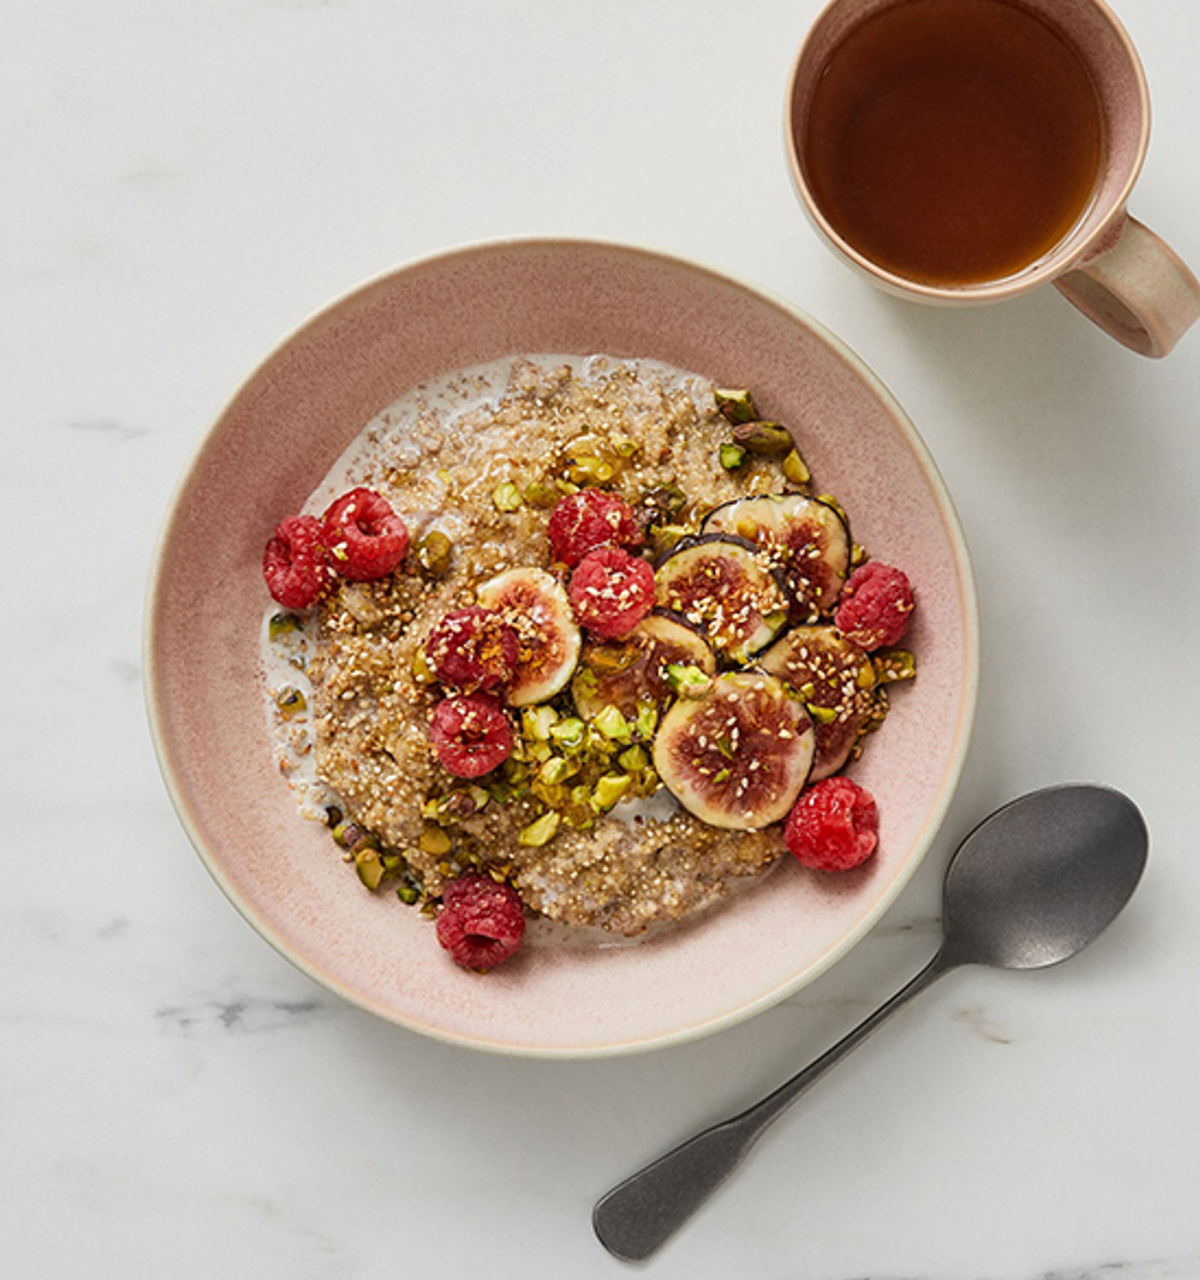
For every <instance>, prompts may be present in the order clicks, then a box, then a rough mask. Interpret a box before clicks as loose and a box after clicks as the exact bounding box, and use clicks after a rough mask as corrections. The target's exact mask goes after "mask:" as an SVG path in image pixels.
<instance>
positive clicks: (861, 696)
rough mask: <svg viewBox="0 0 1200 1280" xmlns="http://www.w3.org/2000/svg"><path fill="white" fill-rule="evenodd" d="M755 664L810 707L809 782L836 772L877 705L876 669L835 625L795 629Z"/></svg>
mask: <svg viewBox="0 0 1200 1280" xmlns="http://www.w3.org/2000/svg"><path fill="white" fill-rule="evenodd" d="M758 665H759V666H760V667H761V668H762V669H763V670H764V671H768V672H770V673H771V675H773V676H778V677H779V679H781V680H783V681H786V683H787V684H789V685H791V687H792V688H793V689H795V690H796V691H797V692H798V693H799V694H800V696H801V697H802V698H803V699H804V701H805V702H806V703H807V704H808V710H809V715H810V716H811V717H812V721H813V728H814V729H815V730H816V734H817V752H816V756H815V757H814V759H813V766H812V774H811V778H810V780H811V781H813V782H817V781H819V780H820V779H821V778H827V777H828V776H829V775H830V774H831V773H836V772H837V771H838V770H839V769H840V768H841V767H842V765H844V764H845V763H846V761H847V760H848V759H849V758H850V752H851V751H852V750H853V749H854V744H855V742H857V741H858V737H859V735H860V734H861V733H862V731H863V728H864V726H865V725H866V724H867V722H868V721H869V720H870V719H871V713H872V709H873V707H874V705H875V666H874V663H873V662H872V661H871V659H870V657H868V655H867V654H866V653H865V652H864V651H863V650H862V649H860V648H859V647H858V645H856V644H855V643H854V641H853V640H849V639H847V638H846V637H845V636H844V635H842V633H841V632H840V631H838V629H837V628H836V627H794V628H793V629H792V630H791V631H789V632H788V633H787V635H785V636H784V637H783V638H782V639H781V640H776V641H775V643H774V644H773V645H772V646H771V647H770V648H769V649H768V650H767V651H766V652H765V653H762V654H759V657H758Z"/></svg>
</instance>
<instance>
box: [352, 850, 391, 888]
mask: <svg viewBox="0 0 1200 1280" xmlns="http://www.w3.org/2000/svg"><path fill="white" fill-rule="evenodd" d="M354 870H355V871H357V872H358V878H359V879H360V880H361V881H362V882H363V884H364V885H366V887H367V888H368V889H370V890H371V892H372V893H374V892H375V890H376V889H378V888H379V885H380V882H381V881H382V880H383V874H384V867H383V860H382V858H380V856H379V850H378V849H362V850H360V851H359V852H358V853H356V854H355V855H354Z"/></svg>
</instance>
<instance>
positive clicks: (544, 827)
mask: <svg viewBox="0 0 1200 1280" xmlns="http://www.w3.org/2000/svg"><path fill="white" fill-rule="evenodd" d="M561 820H562V819H561V817H560V815H559V814H557V813H555V811H554V810H553V809H547V810H546V812H545V813H543V814H542V816H541V817H540V818H535V819H534V820H533V821H532V822H531V823H530V824H529V826H527V827H523V828H522V829H521V830H520V831H519V832H518V833H517V843H518V844H523V845H525V846H526V847H528V848H532V849H540V848H541V847H542V845H544V844H549V843H550V841H551V840H553V839H554V836H555V833H556V832H557V831H558V824H559V822H560V821H561Z"/></svg>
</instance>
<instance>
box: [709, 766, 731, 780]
mask: <svg viewBox="0 0 1200 1280" xmlns="http://www.w3.org/2000/svg"><path fill="white" fill-rule="evenodd" d="M729 778H730V772H729V770H728V769H718V770H717V771H716V773H714V774H713V776H712V780H713V781H714V782H716V783H721V782H728V781H729Z"/></svg>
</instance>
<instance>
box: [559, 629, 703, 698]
mask: <svg viewBox="0 0 1200 1280" xmlns="http://www.w3.org/2000/svg"><path fill="white" fill-rule="evenodd" d="M669 666H686V667H689V668H697V669H698V670H700V671H703V672H704V674H705V675H708V676H711V675H713V674H714V673H715V671H716V669H717V660H716V657H715V655H714V654H713V651H712V649H710V648H709V646H708V643H707V642H706V641H705V639H704V637H703V636H701V635H700V634H699V633H697V632H696V631H694V630H693V629H692V628H691V627H689V626H687V625H686V624H685V623H683V622H679V621H677V620H676V619H674V618H668V617H664V616H662V615H661V614H654V613H652V614H650V615H649V616H648V617H645V618H643V619H642V620H641V622H639V623H638V624H637V626H636V627H634V629H633V630H632V631H631V632H630V633H629V635H627V636H625V637H624V638H623V639H621V640H609V641H605V642H603V643H601V642H599V641H594V640H585V641H584V643H583V650H582V652H581V654H580V658H579V666H578V668H577V669H576V672H575V676H574V679H573V680H572V681H571V694H572V696H573V697H574V699H575V709H576V710H577V711H578V712H579V714H580V715H581V716H583V718H584V719H585V720H591V719H592V718H593V717H594V716H597V715H599V714H600V712H601V711H603V710H604V708H605V707H616V708H617V710H618V711H620V713H621V714H622V715H623V716H625V718H626V719H633V718H634V717H635V716H636V714H637V710H638V707H639V706H641V705H644V704H645V703H647V702H649V703H651V704H653V706H654V708H655V710H656V711H657V712H659V713H661V712H662V711H663V709H664V708H665V707H666V705H667V703H668V702H670V700H671V698H672V697H673V696H674V694H673V691H672V687H671V683H670V680H669V678H668V673H667V668H668V667H669Z"/></svg>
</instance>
